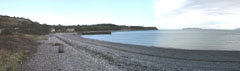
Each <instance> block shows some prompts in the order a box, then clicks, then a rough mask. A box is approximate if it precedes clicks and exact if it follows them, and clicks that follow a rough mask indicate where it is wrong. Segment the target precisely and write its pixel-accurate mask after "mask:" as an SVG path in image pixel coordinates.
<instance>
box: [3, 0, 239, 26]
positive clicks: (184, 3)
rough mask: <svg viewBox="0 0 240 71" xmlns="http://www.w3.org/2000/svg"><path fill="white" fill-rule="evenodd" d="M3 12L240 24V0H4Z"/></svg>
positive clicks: (73, 20)
mask: <svg viewBox="0 0 240 71" xmlns="http://www.w3.org/2000/svg"><path fill="white" fill-rule="evenodd" d="M0 14H1V15H9V16H19V17H25V18H29V19H31V20H33V21H38V22H40V23H47V24H51V25H54V24H55V25H56V24H62V25H77V24H80V25H81V24H97V23H114V24H118V25H140V26H156V27H158V28H159V29H181V28H187V27H195V28H210V29H235V28H240V20H239V19H240V0H0Z"/></svg>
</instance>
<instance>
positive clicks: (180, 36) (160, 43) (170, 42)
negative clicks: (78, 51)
mask: <svg viewBox="0 0 240 71" xmlns="http://www.w3.org/2000/svg"><path fill="white" fill-rule="evenodd" d="M82 37H84V38H90V39H96V40H102V41H108V42H115V43H123V44H133V45H143V46H153V47H157V48H173V49H186V50H221V51H222V50H223V51H240V30H152V31H118V32H112V34H107V35H106V34H104V35H84V36H82Z"/></svg>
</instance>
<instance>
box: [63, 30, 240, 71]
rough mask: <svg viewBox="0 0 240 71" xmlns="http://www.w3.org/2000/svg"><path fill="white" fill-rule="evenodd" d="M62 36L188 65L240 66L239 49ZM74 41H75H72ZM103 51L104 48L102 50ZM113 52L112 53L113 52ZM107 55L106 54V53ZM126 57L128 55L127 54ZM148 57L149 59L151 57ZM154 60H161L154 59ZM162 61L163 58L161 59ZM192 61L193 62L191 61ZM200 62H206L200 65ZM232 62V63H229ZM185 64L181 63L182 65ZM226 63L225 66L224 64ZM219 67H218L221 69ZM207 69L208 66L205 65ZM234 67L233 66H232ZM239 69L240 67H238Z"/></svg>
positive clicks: (106, 47) (97, 45) (66, 38)
mask: <svg viewBox="0 0 240 71" xmlns="http://www.w3.org/2000/svg"><path fill="white" fill-rule="evenodd" d="M59 35H61V36H62V37H64V38H63V40H71V41H72V42H71V41H67V42H70V43H75V42H82V43H85V44H87V45H86V46H95V47H92V48H91V49H93V50H94V49H95V48H96V47H101V48H104V49H109V50H114V51H117V52H123V54H125V53H126V54H128V53H129V55H130V56H131V54H133V55H134V54H137V55H139V56H143V57H152V58H160V59H170V60H173V61H174V62H176V63H178V61H179V63H180V65H182V64H181V62H186V63H188V62H190V65H192V64H193V65H195V62H196V65H197V67H198V64H199V65H200V67H201V66H203V69H205V68H204V67H206V66H208V65H206V64H209V65H211V64H215V63H216V64H221V63H223V65H216V66H220V67H221V66H223V67H238V68H237V69H239V66H240V56H239V55H238V54H240V52H239V51H205V50H182V49H169V48H151V47H148V46H140V45H130V44H121V43H113V42H106V41H100V40H94V39H88V38H82V37H81V36H80V35H72V34H59ZM74 41H75V42H74ZM103 51H105V50H103ZM113 54H114V53H113ZM106 55H108V54H106ZM127 57H129V56H128V55H127ZM152 58H150V59H152ZM154 61H156V62H158V61H160V62H162V61H161V60H154ZM163 61H164V60H163ZM191 62H193V63H191ZM201 63H206V64H203V65H201ZM231 64H233V65H231ZM184 65H185V64H183V66H184ZM205 65H206V66H205ZM225 65H226V66H225ZM220 67H219V69H221V68H220ZM183 68H184V67H183ZM206 69H208V67H206ZM233 69H234V68H233ZM239 70H240V69H239Z"/></svg>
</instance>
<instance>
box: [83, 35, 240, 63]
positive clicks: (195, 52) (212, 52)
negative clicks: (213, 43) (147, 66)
mask: <svg viewBox="0 0 240 71" xmlns="http://www.w3.org/2000/svg"><path fill="white" fill-rule="evenodd" d="M79 36H80V38H81V39H85V40H89V41H92V42H96V43H100V44H107V45H115V48H112V49H118V48H116V47H122V46H125V47H127V48H129V47H130V48H132V49H144V50H146V51H150V50H154V51H155V50H161V51H165V52H167V51H169V52H174V51H175V52H177V53H176V54H180V53H182V54H190V53H192V54H191V55H198V54H200V55H201V53H202V54H203V55H207V54H210V55H211V56H218V55H220V56H222V55H224V54H225V55H231V54H240V51H228V50H226V51H225V50H191V49H177V48H166V47H156V46H144V45H134V44H124V43H116V42H109V41H104V40H96V39H90V38H84V37H82V36H81V35H79ZM100 46H101V45H100ZM105 46H106V45H105ZM118 50H122V51H126V50H124V49H121V48H120V49H118ZM130 52H132V51H130ZM221 54H222V55H221ZM145 55H149V54H145ZM233 57H235V56H233ZM236 57H239V59H240V56H236ZM176 59H177V58H176ZM200 61H201V60H200ZM203 61H204V60H203ZM220 62H221V61H220ZM230 62H231V61H230ZM233 62H239V63H240V60H237V59H236V61H233Z"/></svg>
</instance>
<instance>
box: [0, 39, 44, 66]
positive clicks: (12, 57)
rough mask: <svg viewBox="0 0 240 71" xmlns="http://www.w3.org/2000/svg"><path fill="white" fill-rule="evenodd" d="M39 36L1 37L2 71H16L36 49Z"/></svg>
mask: <svg viewBox="0 0 240 71" xmlns="http://www.w3.org/2000/svg"><path fill="white" fill-rule="evenodd" d="M39 38H40V37H39V36H37V35H34V36H31V35H23V34H14V35H0V71H16V70H17V69H18V68H19V66H20V65H21V63H22V61H23V60H24V59H25V58H26V57H27V55H29V54H30V53H31V52H34V50H35V49H36V45H37V44H36V42H35V40H37V39H39Z"/></svg>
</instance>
